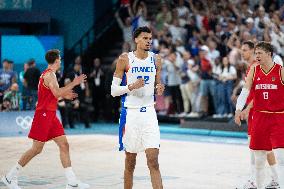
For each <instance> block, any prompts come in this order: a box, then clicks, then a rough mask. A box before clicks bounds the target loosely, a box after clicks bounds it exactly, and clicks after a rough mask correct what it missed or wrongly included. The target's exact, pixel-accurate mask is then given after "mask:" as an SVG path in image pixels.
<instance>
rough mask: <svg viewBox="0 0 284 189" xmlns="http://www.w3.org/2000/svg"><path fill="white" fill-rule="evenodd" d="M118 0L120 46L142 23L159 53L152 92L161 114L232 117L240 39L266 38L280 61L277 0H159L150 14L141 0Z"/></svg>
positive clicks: (283, 28) (242, 66) (282, 12)
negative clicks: (156, 92) (157, 90)
mask: <svg viewBox="0 0 284 189" xmlns="http://www.w3.org/2000/svg"><path fill="white" fill-rule="evenodd" d="M123 2H124V3H123V6H122V8H121V9H120V11H119V12H117V13H116V18H117V21H118V23H119V26H120V27H121V29H122V32H123V38H124V43H127V44H128V45H126V44H124V46H130V47H131V49H132V50H134V48H133V42H132V41H131V39H130V36H131V32H132V31H133V30H134V29H135V28H137V27H138V26H148V27H150V28H151V30H152V32H153V49H152V51H154V52H156V53H159V54H160V55H161V56H162V58H163V70H162V82H163V83H164V84H165V85H166V90H165V94H164V96H163V97H158V98H157V109H158V111H159V112H160V113H161V114H166V115H179V116H188V117H199V116H207V115H213V117H215V118H223V117H232V116H233V112H234V111H233V110H234V103H233V102H234V101H235V96H236V95H237V94H238V92H236V93H234V95H233V91H234V89H235V87H236V86H238V87H239V84H243V83H244V77H245V73H246V67H247V64H246V62H245V61H244V60H243V59H242V56H241V49H240V48H241V45H242V43H243V42H244V41H248V40H251V41H253V42H255V43H256V42H258V41H269V42H271V44H273V46H274V48H275V54H274V57H273V58H274V61H275V62H276V63H279V64H282V65H283V62H282V58H283V56H284V51H283V50H284V49H283V48H284V2H283V1H281V0H250V1H248V0H235V1H230V0H200V1H193V0H187V1H185V0H177V1H171V0H168V1H167V0H164V1H161V4H160V6H159V11H158V12H157V13H156V14H153V15H148V10H147V5H146V4H145V2H143V1H139V0H135V1H134V2H131V1H130V2H128V4H127V3H125V1H123ZM126 12H128V13H126ZM122 20H124V22H123V21H122ZM232 100H233V101H232Z"/></svg>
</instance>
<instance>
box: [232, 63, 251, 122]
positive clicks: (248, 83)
mask: <svg viewBox="0 0 284 189" xmlns="http://www.w3.org/2000/svg"><path fill="white" fill-rule="evenodd" d="M254 72H255V67H251V68H250V70H249V73H248V75H247V77H246V83H245V86H244V87H243V88H242V92H241V94H240V95H239V97H238V100H237V104H236V112H235V123H236V124H238V125H241V120H242V119H244V116H242V113H241V112H242V110H243V108H244V106H245V104H246V101H247V98H248V95H249V92H250V89H251V86H252V82H253V77H254Z"/></svg>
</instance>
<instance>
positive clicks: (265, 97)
mask: <svg viewBox="0 0 284 189" xmlns="http://www.w3.org/2000/svg"><path fill="white" fill-rule="evenodd" d="M263 99H265V100H267V99H268V92H263Z"/></svg>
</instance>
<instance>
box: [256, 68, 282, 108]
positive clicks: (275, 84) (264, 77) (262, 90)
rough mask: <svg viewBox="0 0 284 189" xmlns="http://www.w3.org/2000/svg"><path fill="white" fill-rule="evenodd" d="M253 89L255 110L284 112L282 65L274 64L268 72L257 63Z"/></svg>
mask: <svg viewBox="0 0 284 189" xmlns="http://www.w3.org/2000/svg"><path fill="white" fill-rule="evenodd" d="M254 71H255V72H254V78H253V84H252V88H251V90H253V94H254V99H253V100H254V110H255V111H262V112H284V82H283V81H282V79H281V72H280V71H281V66H280V65H278V64H274V65H273V67H272V68H271V69H270V71H269V72H268V73H265V72H264V70H262V68H261V66H260V65H257V66H256V67H255V70H254Z"/></svg>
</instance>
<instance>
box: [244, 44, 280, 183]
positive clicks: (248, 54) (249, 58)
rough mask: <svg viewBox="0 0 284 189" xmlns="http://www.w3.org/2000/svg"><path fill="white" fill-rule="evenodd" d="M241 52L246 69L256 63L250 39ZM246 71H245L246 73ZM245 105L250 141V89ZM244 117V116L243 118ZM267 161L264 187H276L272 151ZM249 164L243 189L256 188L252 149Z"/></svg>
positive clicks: (251, 106) (268, 154)
mask: <svg viewBox="0 0 284 189" xmlns="http://www.w3.org/2000/svg"><path fill="white" fill-rule="evenodd" d="M241 52H242V58H243V59H244V60H245V61H246V62H247V66H248V69H247V70H248V71H249V70H250V68H251V67H254V66H256V65H257V61H256V60H255V59H254V43H253V42H252V41H245V42H243V44H242V47H241ZM248 71H247V73H248ZM246 105H247V107H246V108H245V110H244V111H243V117H245V118H246V120H247V125H248V141H249V143H250V139H251V128H252V114H253V94H252V90H251V91H250V94H249V96H248V98H247V102H246ZM243 119H244V118H243ZM267 162H268V164H269V166H270V171H271V177H272V180H271V182H270V183H269V184H268V185H267V186H266V189H274V188H276V189H277V188H278V187H279V184H278V175H277V171H276V161H275V156H274V153H273V152H272V151H271V152H269V153H267ZM250 164H251V175H250V179H248V181H247V183H246V184H245V185H244V187H243V189H256V186H255V183H254V180H255V179H254V178H253V177H254V170H255V157H254V153H253V151H252V150H250Z"/></svg>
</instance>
